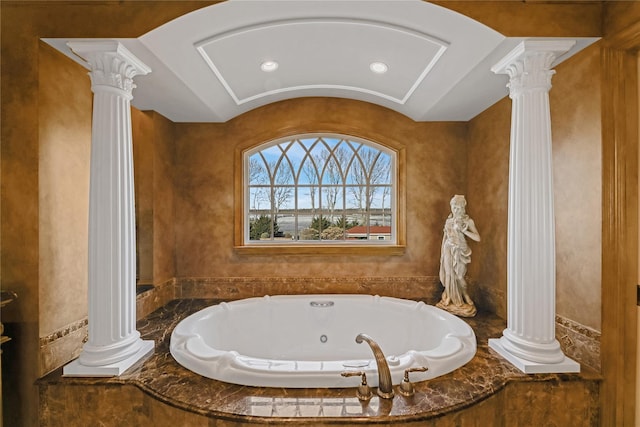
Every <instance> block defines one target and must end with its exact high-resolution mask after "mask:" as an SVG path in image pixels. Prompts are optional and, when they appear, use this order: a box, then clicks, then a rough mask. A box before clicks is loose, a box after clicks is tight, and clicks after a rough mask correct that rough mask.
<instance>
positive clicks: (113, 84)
mask: <svg viewBox="0 0 640 427" xmlns="http://www.w3.org/2000/svg"><path fill="white" fill-rule="evenodd" d="M67 45H68V46H69V48H70V49H71V50H72V51H73V52H74V53H75V54H76V55H78V56H79V57H81V58H82V59H84V60H85V61H86V62H87V64H88V65H89V68H90V69H91V71H90V72H89V76H90V77H91V90H93V92H94V93H95V92H96V90H100V89H101V88H103V89H105V90H110V89H114V88H115V89H118V90H120V91H122V92H123V93H122V95H124V96H127V97H128V98H131V97H132V91H133V89H134V88H135V87H136V85H135V84H134V83H133V77H134V76H137V75H145V74H148V73H150V72H151V69H150V68H149V67H148V66H147V65H145V64H144V63H142V62H141V61H140V60H139V59H138V58H136V57H135V56H134V55H133V54H132V53H131V52H129V50H127V48H125V47H124V46H123V45H122V44H120V43H119V42H117V41H111V40H106V41H77V42H68V43H67Z"/></svg>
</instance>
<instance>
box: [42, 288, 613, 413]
mask: <svg viewBox="0 0 640 427" xmlns="http://www.w3.org/2000/svg"><path fill="white" fill-rule="evenodd" d="M218 302H219V301H216V300H210V299H208V300H204V299H181V300H173V301H171V302H169V303H168V304H167V305H166V306H164V307H162V308H160V309H158V310H156V311H155V312H153V313H151V314H150V315H149V316H147V317H146V318H144V319H141V320H139V321H138V324H137V327H138V330H139V331H140V333H141V335H142V337H143V338H144V339H153V340H155V342H156V348H155V352H154V353H153V354H152V355H150V356H149V357H148V358H146V359H145V360H143V361H140V362H138V363H137V364H136V365H135V366H133V367H132V368H130V369H129V370H128V371H127V372H125V373H124V374H123V375H121V376H119V377H113V378H77V377H65V378H63V377H62V376H61V374H62V369H61V368H60V369H58V370H56V371H54V372H53V373H51V374H49V375H47V376H45V377H44V378H42V379H41V380H40V383H41V384H51V385H54V384H74V385H112V384H129V385H134V386H137V387H139V388H140V389H142V390H143V391H144V392H146V393H148V394H149V395H151V396H153V397H155V398H156V399H158V400H160V401H162V402H165V403H167V404H169V405H171V406H174V407H178V408H181V409H185V410H187V411H191V412H194V413H198V414H201V415H206V416H209V417H215V418H220V419H225V420H231V421H250V420H255V421H262V422H264V423H271V422H274V423H277V422H282V421H284V420H287V422H289V423H291V422H293V423H295V422H296V421H300V422H303V423H304V422H305V420H307V421H308V420H309V419H310V418H315V419H317V418H321V419H322V420H324V421H331V420H332V419H335V420H340V421H345V417H348V420H349V422H353V423H357V422H371V421H374V420H375V419H376V417H382V416H384V417H385V420H387V421H388V420H389V418H388V417H389V416H391V417H394V420H398V421H400V420H406V421H409V420H413V421H417V420H421V419H429V418H434V417H437V416H439V415H442V414H445V413H449V412H453V411H457V410H459V409H462V408H465V407H468V406H471V405H473V404H475V403H477V402H479V401H482V400H484V399H486V398H488V397H490V396H491V395H493V394H494V393H495V392H496V391H499V390H500V389H502V388H503V387H504V386H505V385H506V384H507V383H508V382H510V381H584V380H596V381H597V380H599V379H600V376H599V374H597V373H596V372H594V371H592V370H589V369H588V368H584V367H583V368H582V371H583V372H582V373H580V374H537V375H526V374H523V373H521V372H520V371H519V370H517V369H516V368H515V367H513V366H512V365H511V364H509V363H508V362H506V361H505V360H504V359H503V358H502V357H500V356H499V355H498V354H497V353H495V352H494V351H493V350H491V349H489V348H488V345H487V340H488V338H490V337H491V338H497V337H500V336H501V335H502V330H503V329H504V327H505V323H504V320H502V319H500V318H498V317H496V316H495V315H492V314H487V313H478V315H477V316H476V317H474V318H470V319H465V320H466V321H467V322H468V323H469V324H470V325H471V327H472V328H473V329H474V331H475V333H476V337H477V340H478V350H477V353H476V355H475V357H474V358H473V359H472V360H471V361H470V362H469V363H467V364H466V365H464V366H463V367H461V368H459V369H457V370H455V371H454V372H451V373H449V374H446V375H443V376H441V377H438V378H435V379H432V380H428V381H423V382H419V383H416V384H415V387H416V393H415V396H413V397H410V398H407V397H404V396H401V395H399V394H398V393H396V396H395V397H394V398H393V399H392V400H391V399H389V400H387V399H380V398H379V397H378V396H375V395H374V397H373V398H372V399H371V400H370V401H368V402H361V401H359V400H358V399H357V398H356V397H355V391H356V389H355V388H343V389H316V388H313V389H285V388H261V387H247V386H239V385H235V384H228V383H224V382H221V381H216V380H212V379H209V378H205V377H202V376H200V375H198V374H195V373H193V372H191V371H189V370H187V369H186V368H183V367H182V366H181V365H179V364H178V363H177V362H176V361H175V360H174V359H173V357H172V356H171V354H170V352H169V340H170V337H171V332H172V331H173V328H174V327H175V326H176V325H177V324H178V322H180V320H182V319H183V318H185V317H186V316H188V315H189V314H192V313H194V312H196V311H198V310H200V309H202V308H204V307H207V306H209V305H212V304H215V303H218Z"/></svg>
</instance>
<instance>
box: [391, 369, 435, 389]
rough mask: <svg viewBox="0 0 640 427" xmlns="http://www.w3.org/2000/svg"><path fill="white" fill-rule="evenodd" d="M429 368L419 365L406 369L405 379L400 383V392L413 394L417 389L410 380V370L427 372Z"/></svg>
mask: <svg viewBox="0 0 640 427" xmlns="http://www.w3.org/2000/svg"><path fill="white" fill-rule="evenodd" d="M428 370H429V368H427V367H426V366H418V367H415V368H408V369H405V370H404V379H403V380H402V382H401V383H400V386H398V393H400V394H401V395H403V396H405V397H410V396H413V395H414V393H415V391H416V390H415V387H414V386H413V384H412V383H411V381H409V372H425V371H428Z"/></svg>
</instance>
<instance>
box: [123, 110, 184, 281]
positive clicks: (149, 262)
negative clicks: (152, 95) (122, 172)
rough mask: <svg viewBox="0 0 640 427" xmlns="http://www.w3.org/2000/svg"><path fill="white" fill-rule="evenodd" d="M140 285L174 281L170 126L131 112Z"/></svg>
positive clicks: (148, 115) (159, 118)
mask: <svg viewBox="0 0 640 427" xmlns="http://www.w3.org/2000/svg"><path fill="white" fill-rule="evenodd" d="M131 121H132V136H133V147H134V149H133V151H134V174H135V186H136V227H137V233H136V235H137V251H138V268H139V270H138V271H139V275H140V278H139V282H140V283H155V284H160V283H163V282H165V281H167V280H170V279H172V278H173V277H175V238H174V231H173V227H174V202H173V199H174V196H173V191H174V182H173V175H174V157H175V154H174V151H175V150H174V146H175V144H174V140H173V123H172V122H170V121H169V120H167V119H166V118H164V117H163V116H161V115H160V114H157V113H154V112H141V111H139V110H137V109H135V108H133V109H132V112H131Z"/></svg>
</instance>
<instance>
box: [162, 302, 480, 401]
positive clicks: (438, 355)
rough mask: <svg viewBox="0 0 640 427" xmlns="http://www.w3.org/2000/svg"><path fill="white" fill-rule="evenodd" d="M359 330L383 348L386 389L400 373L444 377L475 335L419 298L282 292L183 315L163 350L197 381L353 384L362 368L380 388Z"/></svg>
mask: <svg viewBox="0 0 640 427" xmlns="http://www.w3.org/2000/svg"><path fill="white" fill-rule="evenodd" d="M359 333H365V334H367V335H369V336H370V337H371V338H372V339H373V340H375V341H376V342H377V343H378V345H379V346H380V348H381V349H382V351H383V352H384V354H385V356H386V359H387V362H388V364H389V369H390V371H391V376H392V380H393V384H399V383H400V382H401V381H402V378H403V374H404V370H405V369H407V368H410V367H420V366H427V367H428V368H429V370H428V371H426V372H424V373H422V372H415V373H412V374H411V381H414V382H417V381H422V380H426V379H430V378H434V377H437V376H439V375H443V374H446V373H448V372H451V371H453V370H455V369H457V368H459V367H461V366H462V365H464V364H465V363H467V362H468V361H469V360H471V359H472V358H473V356H474V355H475V353H476V337H475V334H474V332H473V330H472V329H471V327H470V326H469V325H468V324H467V323H466V322H464V321H463V320H461V319H459V318H457V317H455V316H453V315H452V314H450V313H448V312H446V311H444V310H441V309H439V308H437V307H434V306H431V305H426V304H424V303H422V302H415V301H409V300H403V299H398V298H388V297H379V296H371V295H280V296H265V297H262V298H248V299H244V300H239V301H234V302H229V303H221V304H218V305H214V306H210V307H207V308H205V309H203V310H200V311H198V312H197V313H194V314H192V315H190V316H188V317H186V318H185V319H183V320H182V321H181V322H180V323H178V325H177V326H176V327H175V329H174V330H173V332H172V334H171V345H170V350H171V354H172V356H173V357H174V359H175V360H176V361H177V362H178V363H179V364H181V365H182V366H184V367H185V368H187V369H189V370H191V371H193V372H195V373H197V374H200V375H202V376H205V377H208V378H213V379H216V380H220V381H225V382H229V383H234V384H240V385H248V386H260V387H290V388H316V387H320V388H334V387H355V386H357V385H358V384H359V378H357V377H349V378H345V377H343V376H341V375H340V374H341V373H342V372H344V371H355V370H357V371H365V372H366V374H367V379H368V382H369V384H370V385H372V386H377V385H378V384H377V383H378V375H377V367H376V363H375V359H374V357H373V353H372V351H371V349H370V347H369V346H368V345H367V344H366V343H362V344H357V343H356V341H355V337H356V336H357V335H358V334H359Z"/></svg>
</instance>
